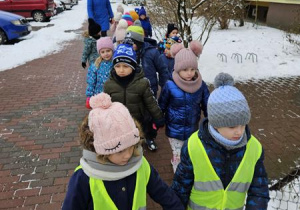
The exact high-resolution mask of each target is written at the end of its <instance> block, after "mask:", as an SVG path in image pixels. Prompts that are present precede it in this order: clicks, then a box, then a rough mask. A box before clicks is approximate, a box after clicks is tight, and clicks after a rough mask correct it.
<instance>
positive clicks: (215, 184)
mask: <svg viewBox="0 0 300 210" xmlns="http://www.w3.org/2000/svg"><path fill="white" fill-rule="evenodd" d="M194 187H195V190H200V191H217V190H221V189H224V188H223V184H222V182H221V180H217V181H207V182H194Z"/></svg>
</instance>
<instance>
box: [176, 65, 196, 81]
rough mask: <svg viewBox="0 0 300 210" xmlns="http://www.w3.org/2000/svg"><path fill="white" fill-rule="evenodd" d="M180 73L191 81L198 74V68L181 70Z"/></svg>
mask: <svg viewBox="0 0 300 210" xmlns="http://www.w3.org/2000/svg"><path fill="white" fill-rule="evenodd" d="M178 74H179V76H180V77H181V78H182V79H184V80H186V81H191V80H192V79H193V78H194V76H195V74H196V69H193V68H187V69H183V70H181V71H179V73H178Z"/></svg>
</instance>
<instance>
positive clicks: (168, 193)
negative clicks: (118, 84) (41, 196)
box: [62, 93, 184, 210]
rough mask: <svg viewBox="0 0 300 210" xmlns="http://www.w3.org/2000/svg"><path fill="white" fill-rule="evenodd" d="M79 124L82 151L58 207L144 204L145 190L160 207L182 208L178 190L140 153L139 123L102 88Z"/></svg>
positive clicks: (137, 206)
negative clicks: (170, 185)
mask: <svg viewBox="0 0 300 210" xmlns="http://www.w3.org/2000/svg"><path fill="white" fill-rule="evenodd" d="M90 105H91V107H92V110H91V111H90V113H89V115H88V116H87V117H86V118H85V119H84V121H83V123H82V125H81V126H80V137H81V144H82V146H83V155H82V158H81V159H80V166H78V167H77V168H76V169H75V172H74V174H73V175H72V177H71V179H70V182H69V186H68V191H67V194H66V198H65V200H64V203H63V207H62V209H64V210H67V209H68V210H69V209H70V210H74V209H82V210H86V209H94V210H102V209H103V210H106V209H109V210H111V209H112V210H113V209H120V210H121V209H124V210H128V209H134V210H138V209H146V204H147V202H146V197H147V196H146V195H147V193H148V194H149V195H150V197H151V198H152V199H153V200H154V201H155V202H157V203H159V204H160V205H161V206H162V207H163V208H164V209H170V210H171V209H182V210H183V209H184V208H183V205H182V203H181V202H180V200H179V198H178V197H177V196H176V194H175V193H174V192H173V191H172V190H171V189H170V188H169V187H168V186H167V185H166V183H165V182H164V181H163V180H162V179H161V178H160V176H159V175H158V173H157V172H156V170H155V169H154V168H153V167H152V166H151V165H150V164H149V163H148V161H147V160H146V159H145V158H144V157H143V150H142V147H141V144H140V141H141V140H140V139H141V132H140V127H139V125H138V123H136V122H135V121H134V120H133V118H132V117H131V115H130V113H129V111H128V109H127V108H126V107H125V106H124V105H123V104H121V103H119V102H112V101H111V97H110V96H109V95H108V94H106V93H100V94H98V95H96V96H92V97H91V99H90Z"/></svg>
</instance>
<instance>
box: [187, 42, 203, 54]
mask: <svg viewBox="0 0 300 210" xmlns="http://www.w3.org/2000/svg"><path fill="white" fill-rule="evenodd" d="M189 48H190V49H191V50H192V51H193V53H194V54H195V55H196V56H197V57H199V55H200V54H201V53H202V49H203V46H202V44H201V43H200V42H199V41H197V40H193V41H191V42H190V46H189Z"/></svg>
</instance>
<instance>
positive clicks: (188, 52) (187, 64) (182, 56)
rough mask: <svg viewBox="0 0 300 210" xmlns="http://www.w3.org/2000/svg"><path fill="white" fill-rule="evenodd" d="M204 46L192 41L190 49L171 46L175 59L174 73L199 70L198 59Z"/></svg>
mask: <svg viewBox="0 0 300 210" xmlns="http://www.w3.org/2000/svg"><path fill="white" fill-rule="evenodd" d="M202 49H203V46H202V44H201V43H200V42H199V41H191V42H190V44H189V48H185V47H184V46H183V45H182V44H179V43H176V44H173V45H172V46H171V55H172V56H173V57H174V58H175V65H174V71H176V72H179V71H180V70H183V69H187V68H193V69H198V57H199V56H200V54H201V53H202Z"/></svg>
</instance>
